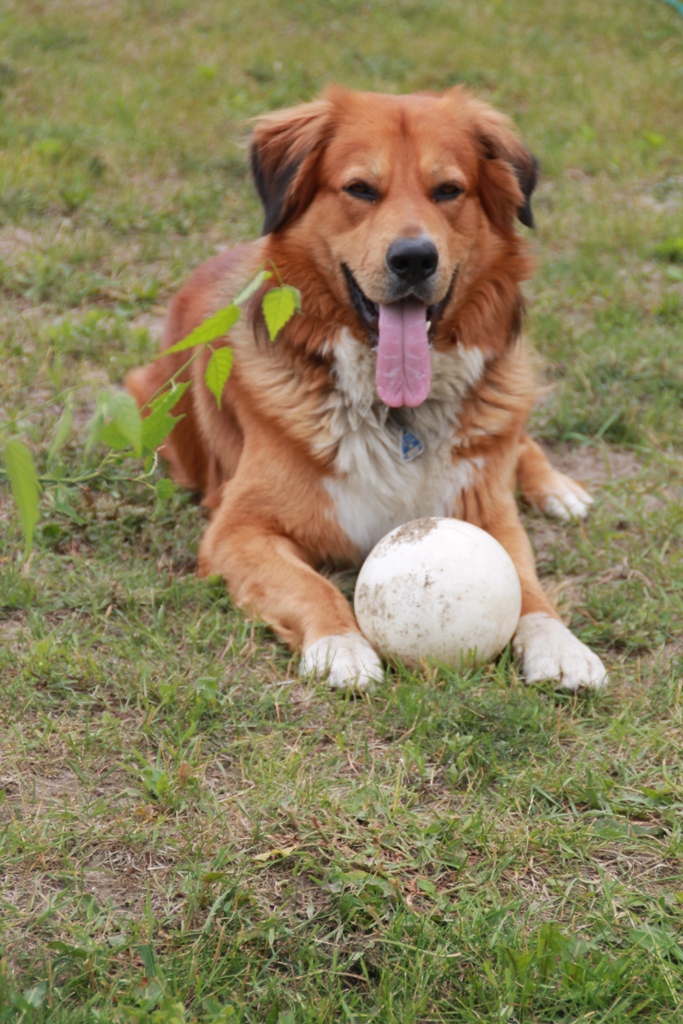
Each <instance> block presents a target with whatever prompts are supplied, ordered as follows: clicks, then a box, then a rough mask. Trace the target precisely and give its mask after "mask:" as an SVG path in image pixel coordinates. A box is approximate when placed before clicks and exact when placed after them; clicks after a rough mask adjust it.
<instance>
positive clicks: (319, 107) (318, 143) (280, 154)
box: [250, 98, 333, 235]
mask: <svg viewBox="0 0 683 1024" xmlns="http://www.w3.org/2000/svg"><path fill="white" fill-rule="evenodd" d="M332 109H333V108H332V104H331V103H330V102H329V101H328V100H327V99H324V98H323V99H320V100H314V101H313V102H312V103H302V104H301V105H300V106H298V107H290V108H289V109H287V110H278V111H277V112H276V113H274V114H265V115H264V116H263V117H259V118H257V120H256V127H255V129H254V132H253V135H252V137H251V145H250V160H251V172H252V174H253V176H254V182H255V183H256V188H257V190H258V194H259V196H260V197H261V202H262V203H263V206H264V209H265V212H266V219H265V222H264V225H263V233H264V235H267V234H269V233H270V232H271V231H280V230H282V228H283V227H285V225H286V224H288V223H289V222H290V221H291V220H293V218H294V217H298V216H299V215H300V214H301V213H303V211H304V210H305V209H306V207H307V206H308V204H309V203H310V201H311V199H312V198H313V193H314V191H315V184H316V174H315V171H316V165H317V162H318V160H319V159H320V156H321V155H322V152H323V149H324V146H325V143H326V141H327V138H328V136H329V124H330V120H331V116H332Z"/></svg>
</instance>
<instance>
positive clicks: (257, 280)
mask: <svg viewBox="0 0 683 1024" xmlns="http://www.w3.org/2000/svg"><path fill="white" fill-rule="evenodd" d="M272 276H273V275H272V274H271V272H270V271H269V270H259V272H258V274H256V275H255V276H254V277H252V279H251V281H249V283H248V284H245V286H244V288H243V289H242V290H241V291H240V292H238V293H237V295H236V296H235V298H234V299H233V300H232V301H233V305H235V306H243V305H244V303H245V302H248V301H249V299H250V298H251V297H252V295H256V292H257V291H258V290H259V288H260V287H261V285H262V284H263V282H264V281H269V280H270V278H271V277H272Z"/></svg>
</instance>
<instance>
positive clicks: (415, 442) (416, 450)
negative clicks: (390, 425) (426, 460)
mask: <svg viewBox="0 0 683 1024" xmlns="http://www.w3.org/2000/svg"><path fill="white" fill-rule="evenodd" d="M424 450H425V446H424V445H423V443H422V441H421V440H420V438H419V437H417V436H416V435H415V434H414V433H413V432H412V430H408V428H407V427H401V458H402V459H403V461H404V462H412V461H413V459H417V458H418V457H419V456H420V455H422V453H423V451H424Z"/></svg>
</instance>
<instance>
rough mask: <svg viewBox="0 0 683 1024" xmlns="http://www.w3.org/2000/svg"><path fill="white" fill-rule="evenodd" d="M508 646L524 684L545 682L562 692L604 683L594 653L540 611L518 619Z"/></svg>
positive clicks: (600, 665)
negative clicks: (516, 662) (517, 663)
mask: <svg viewBox="0 0 683 1024" xmlns="http://www.w3.org/2000/svg"><path fill="white" fill-rule="evenodd" d="M512 646H513V650H514V652H515V657H516V658H517V659H518V661H519V662H520V665H521V669H522V675H523V676H524V678H525V680H526V681H527V683H539V682H541V681H543V680H544V679H549V680H551V681H552V682H554V683H555V684H556V686H558V687H564V689H566V690H579V689H581V688H583V687H589V688H590V689H593V690H598V689H600V687H601V686H604V684H605V683H606V682H607V672H606V671H605V666H604V665H603V664H602V662H601V661H600V658H598V656H597V654H593V652H592V651H591V650H590V648H588V647H586V645H585V644H582V643H581V641H580V640H577V638H576V637H575V636H574V634H573V633H570V632H569V630H568V629H567V627H566V626H563V625H562V623H561V622H558V620H557V619H554V618H552V616H550V615H546V614H545V613H544V612H533V613H532V614H530V615H523V616H522V618H521V619H520V620H519V625H518V626H517V632H516V633H515V635H514V638H513V640H512Z"/></svg>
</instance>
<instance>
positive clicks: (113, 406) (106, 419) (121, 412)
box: [86, 391, 142, 455]
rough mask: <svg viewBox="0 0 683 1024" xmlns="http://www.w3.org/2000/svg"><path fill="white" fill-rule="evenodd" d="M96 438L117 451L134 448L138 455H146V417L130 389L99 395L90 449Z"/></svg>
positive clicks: (89, 444) (89, 441)
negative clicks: (143, 450) (144, 444)
mask: <svg viewBox="0 0 683 1024" xmlns="http://www.w3.org/2000/svg"><path fill="white" fill-rule="evenodd" d="M95 441H102V442H103V444H107V445H109V447H110V448H114V449H115V450H116V451H122V450H124V449H126V448H128V447H131V448H132V449H133V451H134V452H135V454H136V455H141V454H142V420H141V419H140V413H139V411H138V407H137V403H136V401H135V399H134V398H133V396H132V395H129V394H128V392H127V391H113V392H111V393H109V394H104V395H99V396H98V399H97V407H96V409H95V414H94V416H93V418H92V420H91V421H90V435H89V437H88V443H87V445H86V450H87V449H88V448H90V447H91V446H92V444H93V443H94V442H95Z"/></svg>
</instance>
